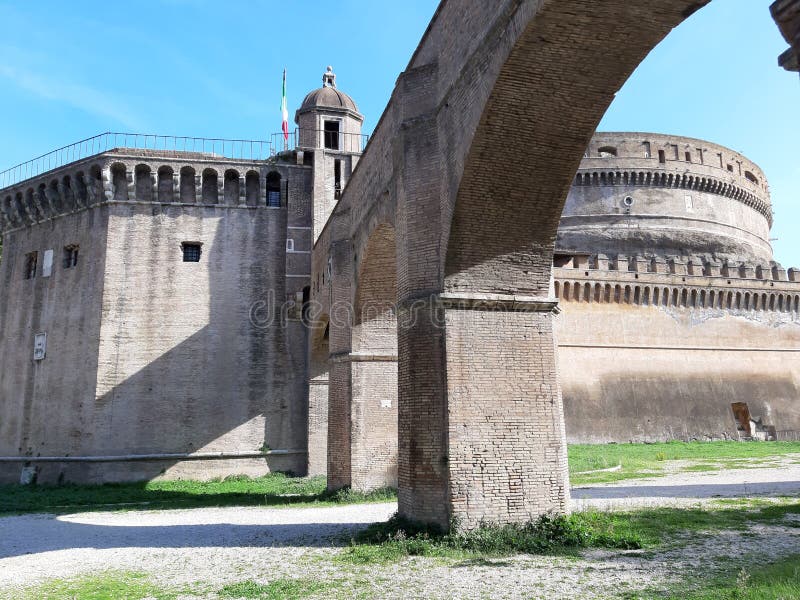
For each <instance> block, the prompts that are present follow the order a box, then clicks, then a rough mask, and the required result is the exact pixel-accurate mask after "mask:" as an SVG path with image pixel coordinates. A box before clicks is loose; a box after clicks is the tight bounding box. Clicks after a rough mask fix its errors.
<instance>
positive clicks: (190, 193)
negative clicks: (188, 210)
mask: <svg viewBox="0 0 800 600" xmlns="http://www.w3.org/2000/svg"><path fill="white" fill-rule="evenodd" d="M195 177H196V176H195V172H194V169H193V168H192V167H183V168H182V169H181V184H180V185H181V202H182V203H183V204H194V203H195V202H197V182H196V181H195Z"/></svg>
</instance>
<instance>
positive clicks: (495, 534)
mask: <svg viewBox="0 0 800 600" xmlns="http://www.w3.org/2000/svg"><path fill="white" fill-rule="evenodd" d="M787 515H800V502H798V501H797V499H787V500H783V501H779V502H770V501H742V502H741V503H737V504H730V505H719V506H705V507H697V508H690V509H684V508H657V509H649V510H635V511H630V512H595V511H587V512H579V513H573V514H571V515H568V516H545V517H542V518H541V519H540V520H538V521H536V522H533V523H528V524H525V525H503V526H499V525H484V526H481V527H479V528H477V529H475V530H472V531H459V530H458V529H457V528H455V529H453V531H452V532H451V533H445V532H442V531H437V530H435V529H431V528H420V527H417V526H415V525H414V524H413V523H409V522H407V521H404V520H403V519H401V518H400V517H398V516H394V517H392V519H390V520H389V521H388V522H387V523H376V524H375V525H372V526H370V527H369V528H367V529H366V530H365V531H363V532H362V533H360V534H359V535H358V536H357V537H356V538H355V539H354V540H353V541H352V543H351V545H350V546H349V547H348V548H346V549H345V550H344V551H343V552H342V553H341V554H339V555H338V556H337V558H336V560H337V561H340V562H345V563H350V564H362V565H363V564H385V563H390V562H395V561H398V560H402V559H405V558H407V557H410V556H427V557H448V558H458V559H464V558H478V557H480V558H486V557H502V556H510V555H514V554H551V555H552V554H554V555H559V554H574V553H576V552H577V551H579V550H580V549H583V548H611V549H623V550H625V549H641V548H656V547H659V546H661V545H663V544H665V543H667V542H670V543H675V542H676V540H679V539H681V538H682V537H683V539H684V541H685V540H686V539H688V538H687V536H686V534H689V533H692V534H697V533H714V532H719V531H723V530H729V531H730V530H738V531H746V530H747V529H748V528H749V527H750V526H752V525H753V524H756V523H761V524H777V523H780V524H782V525H785V526H789V527H800V523H798V521H796V520H789V519H787V518H786V517H787Z"/></svg>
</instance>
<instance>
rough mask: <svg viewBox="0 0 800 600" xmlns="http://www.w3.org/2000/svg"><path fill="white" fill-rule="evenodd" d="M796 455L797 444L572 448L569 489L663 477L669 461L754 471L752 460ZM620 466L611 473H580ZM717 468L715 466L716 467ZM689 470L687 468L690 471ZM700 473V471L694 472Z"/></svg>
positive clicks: (668, 444)
mask: <svg viewBox="0 0 800 600" xmlns="http://www.w3.org/2000/svg"><path fill="white" fill-rule="evenodd" d="M795 453H800V442H663V443H657V444H573V445H571V446H569V448H568V457H569V470H570V480H571V483H572V484H573V485H586V484H592V483H605V482H613V481H621V480H624V479H632V478H636V477H644V476H658V475H661V474H663V472H664V467H665V466H666V463H667V462H668V461H671V460H693V461H698V462H701V463H704V464H706V465H708V466H709V469H708V470H711V467H712V465H711V464H709V463H714V464H713V468H715V469H716V468H741V467H755V466H758V465H754V464H753V461H754V459H765V458H774V457H779V456H784V455H787V454H795ZM617 465H622V469H621V470H619V471H614V472H602V473H584V472H585V471H596V470H599V469H608V468H611V467H615V466H617ZM716 465H719V466H716ZM690 468H691V467H690ZM696 470H700V469H696ZM702 470H706V469H702Z"/></svg>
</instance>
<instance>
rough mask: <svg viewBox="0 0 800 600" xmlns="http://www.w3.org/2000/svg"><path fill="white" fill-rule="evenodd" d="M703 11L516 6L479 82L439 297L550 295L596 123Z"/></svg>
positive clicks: (651, 4)
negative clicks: (516, 22) (499, 54)
mask: <svg viewBox="0 0 800 600" xmlns="http://www.w3.org/2000/svg"><path fill="white" fill-rule="evenodd" d="M707 2H708V0H701V1H699V2H698V1H692V0H669V1H655V0H652V1H646V2H638V3H631V2H625V1H624V0H618V1H614V2H612V5H609V4H608V3H607V2H593V1H591V0H559V1H550V2H543V3H541V7H540V8H539V10H536V9H535V7H533V6H530V5H532V4H533V3H523V4H524V5H527V6H528V9H529V10H527V11H526V10H525V9H524V8H523V9H520V10H519V13H526V12H527V14H519V16H518V18H521V17H527V20H526V21H525V22H524V24H522V26H521V27H519V29H518V30H517V31H515V32H513V33H514V34H516V36H517V37H516V39H515V40H514V43H513V46H512V47H510V48H506V49H505V50H507V55H506V57H505V60H504V61H503V64H502V66H501V67H500V69H499V72H498V73H497V75H496V78H495V79H494V80H493V81H485V80H484V81H481V82H480V86H481V87H482V88H484V89H488V90H490V93H489V94H488V97H487V98H486V99H485V102H484V104H483V105H482V106H481V112H480V119H479V121H478V122H477V123H476V124H474V125H473V126H474V134H473V135H472V139H471V143H469V145H468V152H467V154H466V157H465V162H464V169H463V176H461V177H460V180H459V181H458V191H457V195H456V200H455V207H454V210H453V217H452V221H451V225H450V231H449V235H448V241H447V250H446V260H445V267H444V276H445V282H444V287H445V289H447V290H454V291H455V290H460V289H468V290H473V291H484V292H496V291H497V290H499V289H512V290H514V292H516V293H524V294H531V295H537V296H545V295H547V293H548V287H549V273H550V265H551V263H552V253H553V245H554V240H555V234H556V230H557V227H558V222H559V219H560V217H561V213H562V208H563V204H564V200H565V199H566V196H567V192H568V190H569V187H570V185H571V183H572V180H573V178H574V175H575V172H576V171H577V168H578V165H579V163H580V160H581V157H582V156H583V153H584V151H585V149H586V147H587V145H588V143H589V140H590V138H591V135H592V134H593V132H594V131H595V129H596V127H597V124H598V123H599V121H600V119H601V118H602V116H603V114H604V113H605V111H606V109H607V108H608V106H609V104H610V103H611V101H612V100H613V98H614V94H615V93H616V92H617V90H619V88H620V87H622V84H623V83H624V82H625V80H626V79H627V78H628V77H629V76H630V74H631V73H632V72H633V70H634V69H635V68H636V67H637V66H638V64H639V63H640V62H641V61H642V60H643V59H644V57H645V56H646V55H647V54H648V53H649V52H650V50H652V49H653V48H654V47H655V46H656V45H657V44H658V42H660V41H661V40H662V39H663V38H664V36H666V35H667V34H668V33H669V32H670V31H671V30H672V28H674V27H675V26H677V25H678V24H679V23H681V22H682V21H683V20H684V19H685V18H686V17H687V16H689V15H690V14H691V13H692V12H694V11H695V10H696V9H697V8H699V7H701V6H703V5H705V4H707ZM446 4H450V2H445V3H443V5H446ZM440 10H442V8H441V7H440ZM575 15H581V18H580V19H576V18H575ZM484 76H485V77H488V74H484ZM481 93H482V90H481V91H478V92H476V95H478V94H481ZM565 104H568V105H569V110H564V106H565ZM468 125H471V124H465V126H468ZM531 174H536V176H535V177H531ZM522 265H525V266H527V267H528V268H522Z"/></svg>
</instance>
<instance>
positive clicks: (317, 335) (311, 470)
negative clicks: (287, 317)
mask: <svg viewBox="0 0 800 600" xmlns="http://www.w3.org/2000/svg"><path fill="white" fill-rule="evenodd" d="M308 336H309V361H308V384H309V385H308V474H309V475H324V474H325V473H326V472H327V467H328V387H329V386H328V371H329V370H330V368H329V365H328V361H329V359H330V319H329V318H328V315H320V316H318V317H317V318H316V319H315V320H314V322H313V323H311V324H310V326H309V334H308Z"/></svg>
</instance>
